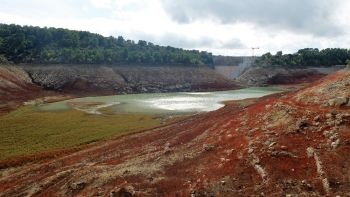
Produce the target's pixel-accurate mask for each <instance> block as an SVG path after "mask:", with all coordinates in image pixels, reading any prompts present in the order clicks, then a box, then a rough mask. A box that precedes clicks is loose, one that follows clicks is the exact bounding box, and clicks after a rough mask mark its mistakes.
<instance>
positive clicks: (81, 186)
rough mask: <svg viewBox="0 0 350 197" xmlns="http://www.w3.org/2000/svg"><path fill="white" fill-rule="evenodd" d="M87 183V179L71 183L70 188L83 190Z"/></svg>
mask: <svg viewBox="0 0 350 197" xmlns="http://www.w3.org/2000/svg"><path fill="white" fill-rule="evenodd" d="M85 185H86V182H85V181H78V182H74V183H71V184H70V185H69V188H70V189H72V190H82V189H84V187H85Z"/></svg>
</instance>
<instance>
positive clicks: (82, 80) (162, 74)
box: [23, 65, 237, 94]
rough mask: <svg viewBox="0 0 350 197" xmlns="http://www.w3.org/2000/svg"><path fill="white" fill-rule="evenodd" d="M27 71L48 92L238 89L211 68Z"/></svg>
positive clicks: (78, 67) (41, 68)
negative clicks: (51, 90)
mask: <svg viewBox="0 0 350 197" xmlns="http://www.w3.org/2000/svg"><path fill="white" fill-rule="evenodd" d="M23 69H24V70H26V71H27V72H28V73H29V75H30V76H31V77H32V79H33V81H34V82H35V83H37V84H39V85H41V86H43V87H45V88H48V89H53V90H62V91H64V92H73V93H75V92H79V91H82V92H84V93H89V92H93V93H95V94H96V93H100V94H101V93H102V94H103V93H104V94H121V93H140V92H174V91H197V90H210V89H213V90H217V89H230V88H235V87H237V86H235V85H234V84H233V83H232V82H231V81H230V80H228V79H226V78H225V77H223V76H221V75H220V74H218V73H216V72H215V71H214V70H212V69H209V68H193V67H190V68H185V67H141V66H136V67H108V66H86V65H64V66H62V65H51V66H28V65H27V66H23Z"/></svg>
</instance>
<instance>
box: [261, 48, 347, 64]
mask: <svg viewBox="0 0 350 197" xmlns="http://www.w3.org/2000/svg"><path fill="white" fill-rule="evenodd" d="M348 60H350V50H349V49H341V48H327V49H323V50H319V49H317V48H316V49H314V48H306V49H300V50H299V51H298V52H296V53H294V54H283V53H282V51H279V52H277V53H276V55H272V54H271V53H266V54H264V55H262V56H261V58H259V59H257V61H256V62H255V65H257V66H261V67H271V66H279V67H312V66H333V65H345V64H347V62H348Z"/></svg>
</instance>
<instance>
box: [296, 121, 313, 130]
mask: <svg viewBox="0 0 350 197" xmlns="http://www.w3.org/2000/svg"><path fill="white" fill-rule="evenodd" d="M296 126H297V129H305V128H307V127H309V126H310V124H309V123H308V122H307V121H306V120H298V121H297V125H296Z"/></svg>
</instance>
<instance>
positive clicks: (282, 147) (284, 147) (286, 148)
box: [280, 146, 288, 150]
mask: <svg viewBox="0 0 350 197" xmlns="http://www.w3.org/2000/svg"><path fill="white" fill-rule="evenodd" d="M280 149H281V150H288V147H287V146H281V147H280Z"/></svg>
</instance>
